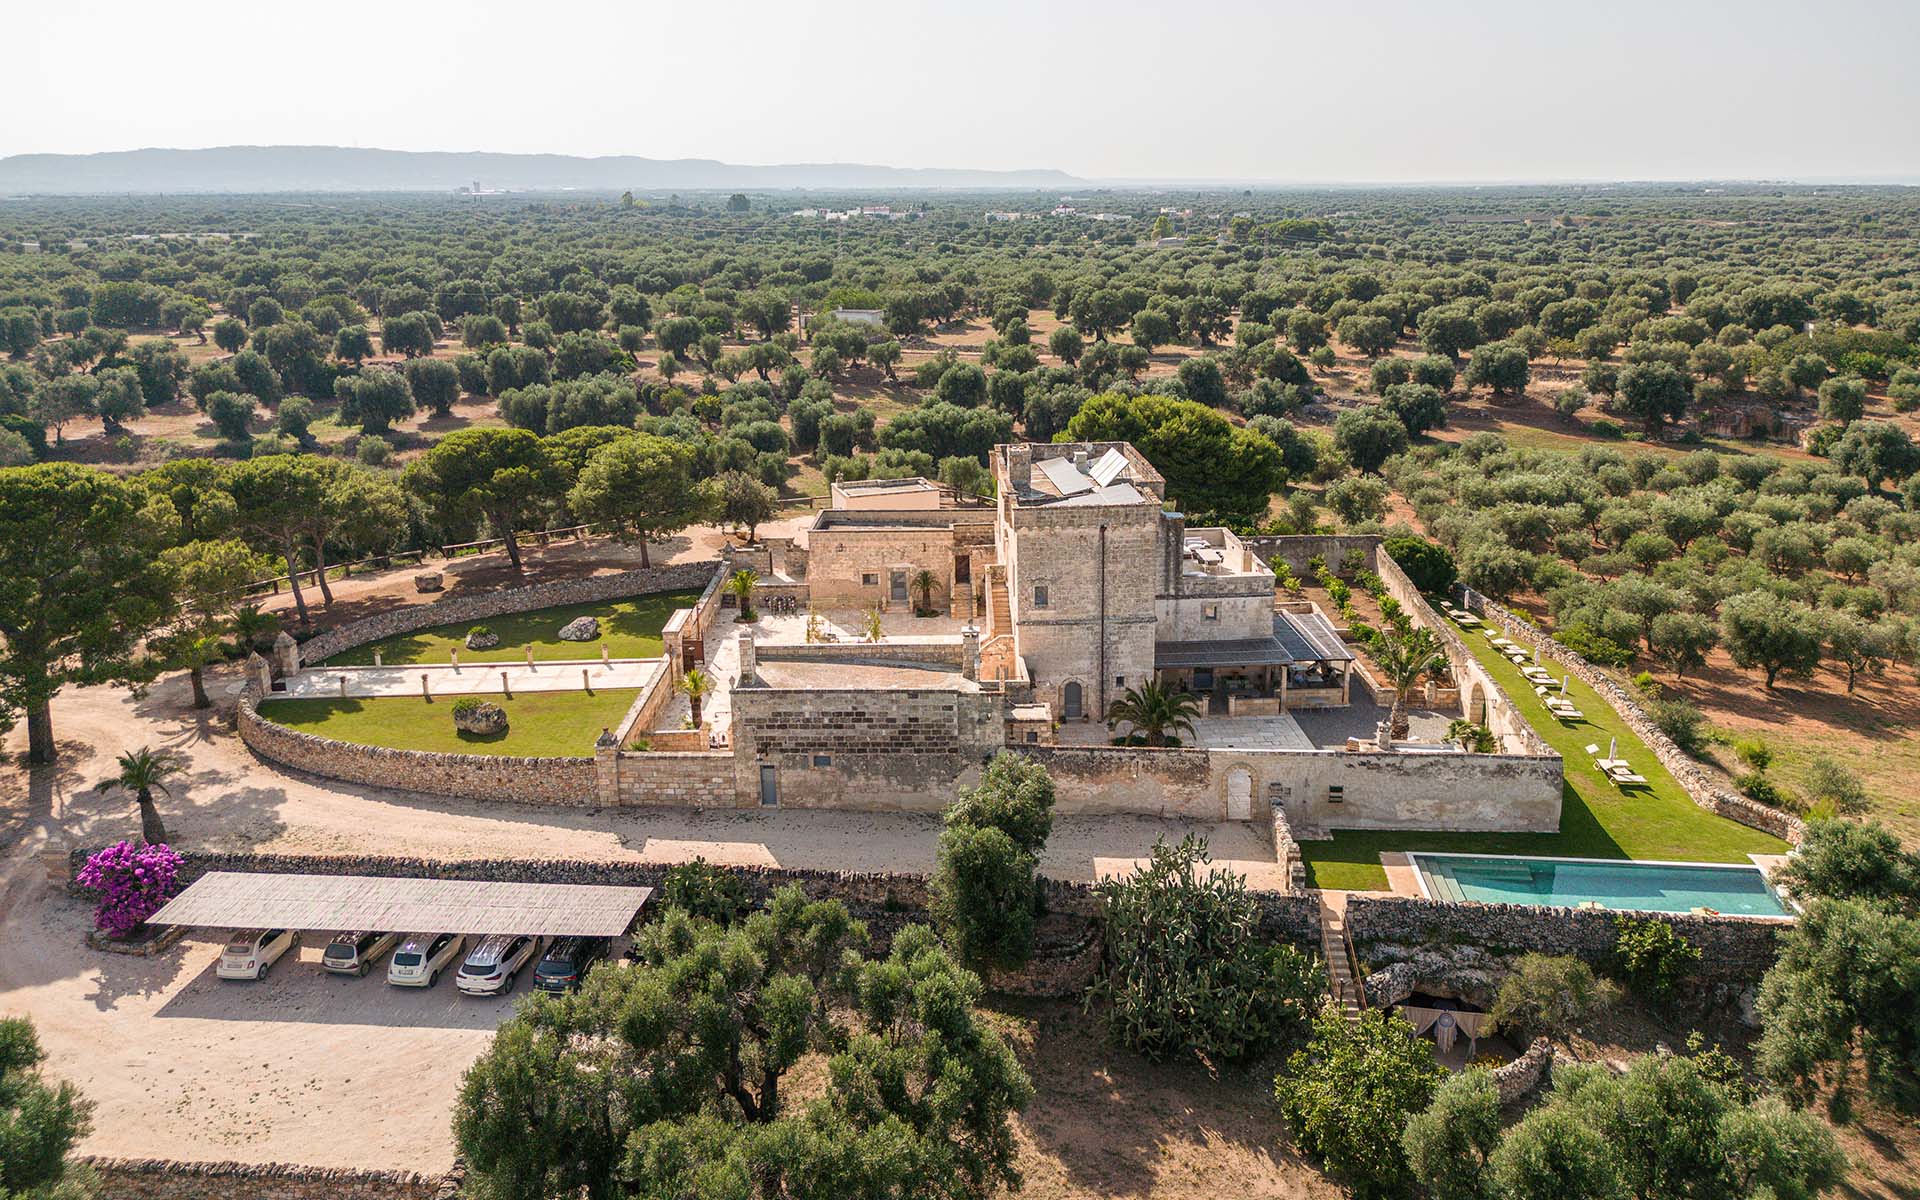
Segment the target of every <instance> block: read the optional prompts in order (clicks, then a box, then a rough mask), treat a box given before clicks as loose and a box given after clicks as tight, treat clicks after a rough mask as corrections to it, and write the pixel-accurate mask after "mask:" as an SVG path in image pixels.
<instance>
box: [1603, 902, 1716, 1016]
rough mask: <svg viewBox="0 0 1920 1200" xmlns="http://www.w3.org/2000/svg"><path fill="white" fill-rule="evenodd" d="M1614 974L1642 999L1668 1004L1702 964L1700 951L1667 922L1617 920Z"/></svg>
mask: <svg viewBox="0 0 1920 1200" xmlns="http://www.w3.org/2000/svg"><path fill="white" fill-rule="evenodd" d="M1614 928H1615V929H1616V930H1618V936H1617V937H1616V938H1615V940H1614V943H1613V961H1614V973H1615V974H1617V975H1619V976H1620V978H1621V979H1622V980H1624V981H1625V982H1626V985H1627V986H1628V987H1630V988H1632V989H1633V990H1634V991H1635V992H1636V993H1638V994H1639V995H1642V996H1645V997H1647V998H1648V999H1652V1000H1664V999H1666V998H1667V997H1668V996H1670V995H1672V994H1673V989H1674V988H1675V987H1677V986H1679V984H1680V982H1681V981H1682V980H1684V979H1685V978H1686V977H1687V975H1688V974H1689V973H1690V972H1691V971H1692V970H1693V968H1694V966H1695V965H1696V964H1698V963H1699V961H1700V947H1698V946H1696V945H1694V944H1693V943H1692V942H1689V941H1688V940H1687V939H1686V938H1684V937H1682V936H1681V935H1680V932H1679V931H1678V930H1676V929H1675V928H1674V927H1673V926H1672V925H1669V924H1668V923H1667V922H1665V921H1659V920H1653V919H1647V920H1641V919H1638V918H1634V917H1629V916H1619V917H1616V918H1614Z"/></svg>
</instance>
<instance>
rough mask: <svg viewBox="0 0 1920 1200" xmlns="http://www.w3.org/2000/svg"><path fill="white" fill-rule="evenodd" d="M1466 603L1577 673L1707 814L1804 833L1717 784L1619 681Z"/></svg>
mask: <svg viewBox="0 0 1920 1200" xmlns="http://www.w3.org/2000/svg"><path fill="white" fill-rule="evenodd" d="M1466 600H1467V606H1468V607H1469V608H1472V609H1473V610H1475V611H1477V612H1480V613H1483V614H1484V615H1486V616H1487V617H1488V618H1489V619H1491V620H1494V621H1498V622H1499V623H1500V625H1501V627H1502V628H1503V630H1504V631H1505V633H1506V635H1507V636H1508V637H1510V638H1512V639H1513V640H1514V641H1516V642H1521V643H1523V644H1525V645H1528V646H1536V647H1538V648H1539V650H1540V654H1541V656H1542V657H1545V658H1550V659H1552V660H1553V661H1554V662H1556V663H1558V664H1559V665H1560V666H1562V667H1563V668H1565V669H1566V670H1569V671H1571V672H1573V673H1574V674H1575V675H1577V676H1579V677H1580V679H1581V680H1582V682H1584V683H1586V685H1587V686H1588V687H1591V688H1592V689H1593V690H1594V691H1596V692H1599V693H1600V696H1601V698H1602V699H1604V700H1606V701H1607V703H1609V704H1611V705H1613V707H1614V710H1615V711H1616V712H1618V713H1619V714H1620V716H1621V718H1622V719H1623V720H1625V721H1626V723H1627V727H1628V728H1629V729H1632V730H1633V732H1634V734H1635V735H1636V736H1637V737H1639V739H1640V740H1641V741H1643V742H1645V743H1646V744H1647V748H1648V749H1650V750H1652V751H1653V756H1654V757H1655V758H1657V759H1659V760H1660V765H1661V766H1663V767H1665V768H1666V769H1667V771H1668V772H1669V773H1671V774H1672V775H1673V777H1674V779H1675V780H1677V781H1678V782H1679V784H1680V787H1681V788H1682V789H1683V790H1684V791H1685V792H1686V793H1687V795H1688V796H1689V797H1690V798H1691V799H1692V800H1693V802H1694V803H1695V804H1697V805H1699V806H1700V807H1701V808H1704V809H1706V810H1707V811H1708V812H1710V813H1714V814H1716V815H1718V816H1722V817H1725V818H1727V819H1728V820H1730V821H1738V822H1740V824H1742V825H1746V826H1748V827H1750V828H1753V829H1758V830H1760V831H1761V832H1763V833H1770V834H1772V835H1773V836H1775V837H1777V838H1780V839H1781V840H1783V841H1786V842H1789V843H1791V844H1793V845H1796V846H1797V845H1799V844H1800V839H1801V838H1803V837H1805V836H1806V833H1807V827H1806V823H1805V822H1803V821H1802V820H1801V819H1800V818H1799V817H1796V816H1794V815H1793V814H1792V813H1788V812H1782V811H1781V810H1779V809H1777V808H1770V807H1768V806H1767V805H1765V804H1762V803H1760V802H1759V801H1758V800H1751V799H1748V798H1747V797H1745V796H1742V795H1739V794H1737V793H1734V792H1729V791H1727V790H1726V789H1725V788H1722V787H1719V786H1717V785H1716V784H1715V783H1714V781H1713V777H1712V776H1710V775H1708V774H1707V772H1706V770H1705V769H1704V768H1703V767H1701V765H1700V764H1699V763H1698V762H1696V761H1694V760H1693V759H1692V758H1689V757H1688V756H1687V754H1686V753H1685V752H1684V751H1682V750H1681V749H1680V747H1678V746H1676V745H1674V744H1673V739H1672V738H1669V737H1668V736H1667V735H1666V734H1664V733H1662V732H1661V731H1660V727H1659V726H1658V725H1656V724H1654V721H1653V718H1652V717H1651V716H1650V715H1648V713H1647V710H1646V709H1644V708H1642V707H1641V706H1640V699H1639V697H1637V696H1635V695H1634V694H1633V693H1632V692H1631V691H1629V690H1627V689H1626V688H1624V687H1622V686H1620V684H1619V683H1617V682H1616V681H1615V680H1614V679H1613V677H1612V676H1610V675H1608V674H1607V673H1606V672H1604V671H1602V670H1600V669H1599V668H1597V667H1595V666H1594V665H1593V664H1592V663H1590V662H1588V661H1587V660H1586V659H1584V658H1581V657H1580V656H1579V655H1578V654H1575V653H1574V652H1573V651H1571V650H1569V649H1567V648H1566V647H1565V646H1562V645H1561V644H1560V643H1559V642H1556V641H1554V640H1553V639H1552V638H1550V637H1548V636H1547V635H1546V634H1544V633H1542V632H1541V631H1540V630H1538V629H1535V628H1534V627H1533V626H1532V625H1531V624H1529V623H1528V622H1526V621H1525V620H1522V619H1521V618H1520V616H1519V615H1518V614H1516V613H1515V612H1513V611H1512V610H1511V609H1509V608H1507V607H1505V606H1504V605H1501V604H1498V603H1495V602H1494V601H1492V600H1489V599H1487V598H1486V597H1485V596H1482V595H1481V594H1480V593H1478V592H1475V591H1473V590H1471V589H1468V590H1467V593H1466Z"/></svg>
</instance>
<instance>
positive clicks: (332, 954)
mask: <svg viewBox="0 0 1920 1200" xmlns="http://www.w3.org/2000/svg"><path fill="white" fill-rule="evenodd" d="M358 953H359V948H358V947H355V946H350V945H349V946H343V945H341V944H340V943H339V942H335V943H334V944H333V945H331V946H328V947H327V952H326V955H325V957H327V958H352V957H353V956H354V955H355V954H358Z"/></svg>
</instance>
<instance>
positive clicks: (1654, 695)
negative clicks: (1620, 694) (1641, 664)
mask: <svg viewBox="0 0 1920 1200" xmlns="http://www.w3.org/2000/svg"><path fill="white" fill-rule="evenodd" d="M1633 687H1634V690H1635V691H1637V692H1639V693H1640V694H1641V695H1642V696H1645V697H1646V698H1647V699H1649V700H1658V699H1659V698H1660V695H1661V688H1660V681H1659V680H1658V679H1655V678H1654V677H1653V672H1651V671H1642V672H1640V673H1639V674H1638V675H1635V676H1634V677H1633Z"/></svg>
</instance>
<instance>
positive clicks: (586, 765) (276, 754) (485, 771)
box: [237, 683, 598, 806]
mask: <svg viewBox="0 0 1920 1200" xmlns="http://www.w3.org/2000/svg"><path fill="white" fill-rule="evenodd" d="M259 699H260V689H259V685H258V684H257V683H249V684H248V685H247V690H246V692H245V693H244V694H242V696H241V697H240V706H239V709H238V712H237V723H238V727H239V731H240V740H241V741H242V742H245V743H246V745H247V748H248V749H249V750H251V751H253V752H254V753H255V754H256V755H258V756H259V757H261V758H264V759H266V760H267V761H268V762H271V763H277V764H279V765H280V766H283V767H291V768H292V769H294V770H296V771H305V772H307V773H308V774H309V775H322V776H325V777H327V778H328V779H342V780H345V781H347V782H348V783H364V784H368V785H371V786H373V787H382V788H394V789H397V790H399V791H403V792H424V793H426V794H428V795H433V796H458V797H460V798H462V799H469V800H511V801H517V802H519V803H522V804H577V805H583V806H585V805H591V804H593V803H594V802H595V797H594V787H595V783H596V781H597V779H598V773H597V771H596V769H595V766H594V760H593V758H592V756H591V755H587V756H583V757H580V758H512V757H509V756H507V755H501V754H436V753H431V752H429V751H425V750H394V749H389V748H388V747H385V746H363V745H361V744H359V743H357V742H342V741H336V740H335V739H333V738H324V737H320V736H318V735H317V734H311V733H303V732H301V731H300V730H297V729H289V728H287V727H286V726H285V725H281V724H279V723H277V722H275V721H273V720H270V719H268V718H267V717H263V716H261V715H260V710H259V708H258V706H257V701H258V700H259ZM593 737H594V731H592V730H584V731H582V733H581V738H582V740H583V741H585V742H587V743H589V744H591V742H592V740H593Z"/></svg>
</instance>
